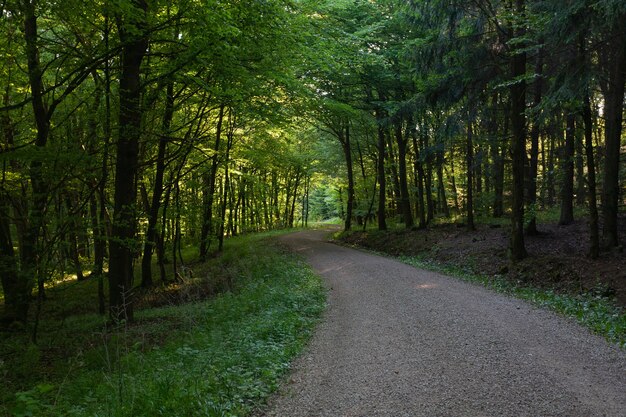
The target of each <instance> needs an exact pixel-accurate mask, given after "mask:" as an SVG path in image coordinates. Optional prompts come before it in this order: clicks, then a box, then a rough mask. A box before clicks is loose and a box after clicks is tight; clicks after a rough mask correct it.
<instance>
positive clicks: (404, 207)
mask: <svg viewBox="0 0 626 417" xmlns="http://www.w3.org/2000/svg"><path fill="white" fill-rule="evenodd" d="M409 123H410V121H409ZM395 136H396V143H397V144H398V175H399V180H400V210H401V211H402V218H403V219H404V227H406V228H407V229H411V228H412V227H413V213H411V200H410V196H409V185H408V182H407V171H406V150H407V142H408V137H407V135H403V132H402V121H401V120H398V121H397V122H396V126H395Z"/></svg>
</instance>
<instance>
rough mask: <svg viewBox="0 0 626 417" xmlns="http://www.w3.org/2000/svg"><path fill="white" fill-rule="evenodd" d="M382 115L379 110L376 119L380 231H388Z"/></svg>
mask: <svg viewBox="0 0 626 417" xmlns="http://www.w3.org/2000/svg"><path fill="white" fill-rule="evenodd" d="M382 118H383V116H382V113H381V111H380V110H377V113H376V119H377V121H378V144H377V145H378V146H377V150H378V164H377V175H378V184H379V189H378V230H387V220H386V216H387V208H386V206H387V204H386V200H385V197H386V192H387V185H386V184H387V178H386V176H385V128H384V126H383V125H382Z"/></svg>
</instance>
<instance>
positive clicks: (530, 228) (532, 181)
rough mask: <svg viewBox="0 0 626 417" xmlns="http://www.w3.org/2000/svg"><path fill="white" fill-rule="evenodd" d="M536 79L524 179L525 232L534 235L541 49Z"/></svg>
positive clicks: (540, 92) (540, 94)
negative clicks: (526, 215)
mask: <svg viewBox="0 0 626 417" xmlns="http://www.w3.org/2000/svg"><path fill="white" fill-rule="evenodd" d="M535 74H536V79H535V83H534V89H535V92H534V98H533V108H534V109H535V111H536V114H535V118H534V120H533V122H532V124H533V125H532V128H531V130H530V156H529V158H528V177H527V179H526V183H527V186H526V188H527V190H526V206H527V207H528V208H529V210H530V216H529V217H530V218H529V221H528V224H527V225H526V234H528V235H531V236H532V235H536V234H538V233H539V231H538V230H537V217H536V216H535V213H536V205H537V170H538V165H539V134H540V130H539V118H540V117H539V116H540V114H539V111H540V110H539V105H540V104H541V96H542V88H543V75H542V74H543V51H542V50H540V51H539V53H538V54H537V63H536V65H535Z"/></svg>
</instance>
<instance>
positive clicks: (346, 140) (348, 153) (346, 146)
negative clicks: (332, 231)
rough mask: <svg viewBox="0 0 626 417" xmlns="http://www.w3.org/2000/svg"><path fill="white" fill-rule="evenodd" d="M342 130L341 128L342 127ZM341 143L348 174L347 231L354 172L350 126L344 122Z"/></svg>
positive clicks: (351, 204)
mask: <svg viewBox="0 0 626 417" xmlns="http://www.w3.org/2000/svg"><path fill="white" fill-rule="evenodd" d="M342 130H343V128H342ZM344 132H345V133H344V134H343V138H342V139H341V144H342V147H343V153H344V156H345V159H346V170H347V174H348V201H347V203H346V218H345V222H344V231H346V232H347V231H349V230H350V228H351V227H352V211H353V209H354V173H353V169H352V146H351V145H350V126H349V125H347V124H346V126H345V130H344Z"/></svg>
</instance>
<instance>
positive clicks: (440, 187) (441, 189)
mask: <svg viewBox="0 0 626 417" xmlns="http://www.w3.org/2000/svg"><path fill="white" fill-rule="evenodd" d="M443 157H444V150H443V149H440V150H438V151H437V198H438V199H439V202H440V205H441V208H442V209H443V215H444V216H445V217H450V207H449V206H448V197H447V196H446V187H445V184H444V182H443V164H444V158H443ZM422 175H423V173H422Z"/></svg>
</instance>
